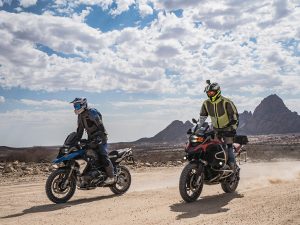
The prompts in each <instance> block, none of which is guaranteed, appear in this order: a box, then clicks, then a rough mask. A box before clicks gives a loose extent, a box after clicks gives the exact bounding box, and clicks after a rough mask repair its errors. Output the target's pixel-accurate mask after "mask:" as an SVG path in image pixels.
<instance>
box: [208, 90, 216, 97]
mask: <svg viewBox="0 0 300 225" xmlns="http://www.w3.org/2000/svg"><path fill="white" fill-rule="evenodd" d="M207 95H208V96H209V97H213V96H215V95H216V91H208V92H207Z"/></svg>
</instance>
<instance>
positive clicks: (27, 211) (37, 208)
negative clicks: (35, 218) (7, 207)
mask: <svg viewBox="0 0 300 225" xmlns="http://www.w3.org/2000/svg"><path fill="white" fill-rule="evenodd" d="M117 196H118V195H115V194H111V195H107V196H98V197H94V198H84V199H77V200H73V201H69V202H67V203H63V204H47V205H39V206H33V207H31V208H29V209H25V210H23V212H21V213H16V214H12V215H8V216H4V217H1V219H7V218H14V217H19V216H23V215H26V214H30V213H40V212H51V211H56V210H60V209H64V208H67V207H71V206H73V205H80V204H84V203H90V202H94V201H100V200H104V199H109V198H113V197H117Z"/></svg>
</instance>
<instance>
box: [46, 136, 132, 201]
mask: <svg viewBox="0 0 300 225" xmlns="http://www.w3.org/2000/svg"><path fill="white" fill-rule="evenodd" d="M92 145H95V143H93V142H91V141H88V140H84V139H83V140H80V141H78V140H77V134H76V132H73V133H71V134H70V135H69V136H68V137H67V138H66V140H65V142H64V145H63V146H62V147H61V148H60V149H59V154H58V156H57V158H56V159H55V160H54V161H53V163H54V165H53V167H54V168H56V170H54V171H53V172H52V173H51V174H50V175H49V177H48V179H47V181H46V194H47V197H48V198H49V199H50V200H51V201H52V202H54V203H65V202H67V201H68V200H69V199H70V198H71V197H72V196H73V195H74V193H75V190H76V186H77V187H78V189H84V190H91V189H95V188H96V187H109V188H110V190H111V191H112V192H113V193H115V194H123V193H125V192H126V191H127V190H128V189H129V187H130V185H131V174H130V172H129V170H128V168H126V167H125V166H122V165H120V163H121V162H122V161H123V160H124V161H125V162H127V163H134V158H133V154H132V150H131V149H130V148H126V149H120V150H115V151H112V152H110V153H109V158H110V160H111V162H112V164H113V166H114V174H115V176H116V182H115V183H114V184H112V185H109V186H108V185H105V184H104V181H105V180H106V178H107V175H106V172H105V169H104V167H102V166H99V165H98V163H97V162H98V156H97V154H96V153H95V152H94V150H93V149H92V147H91V146H92ZM82 183H85V186H84V188H82Z"/></svg>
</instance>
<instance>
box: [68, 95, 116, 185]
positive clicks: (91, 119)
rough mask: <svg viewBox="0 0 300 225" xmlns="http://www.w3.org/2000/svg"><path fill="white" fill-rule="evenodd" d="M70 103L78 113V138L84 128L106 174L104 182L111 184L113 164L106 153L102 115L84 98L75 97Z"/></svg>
mask: <svg viewBox="0 0 300 225" xmlns="http://www.w3.org/2000/svg"><path fill="white" fill-rule="evenodd" d="M71 103H73V105H74V109H75V110H74V112H75V114H76V115H78V127H77V135H78V139H81V138H82V135H83V132H84V130H85V131H86V132H87V135H88V140H90V141H93V142H94V143H96V146H95V151H96V152H97V154H98V158H99V162H100V163H101V165H103V166H104V167H105V170H106V174H107V176H108V177H107V179H106V180H105V181H104V183H105V184H113V183H114V182H115V178H114V172H113V165H112V163H111V161H110V159H109V157H108V153H107V132H106V130H105V128H104V125H103V121H102V115H101V114H100V113H99V112H98V111H97V110H96V109H93V108H89V107H88V105H87V100H86V98H75V99H74V100H73V101H72V102H71Z"/></svg>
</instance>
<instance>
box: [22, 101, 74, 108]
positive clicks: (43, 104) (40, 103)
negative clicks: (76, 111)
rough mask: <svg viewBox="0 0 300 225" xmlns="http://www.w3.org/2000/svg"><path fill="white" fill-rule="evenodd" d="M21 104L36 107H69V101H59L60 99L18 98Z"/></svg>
mask: <svg viewBox="0 0 300 225" xmlns="http://www.w3.org/2000/svg"><path fill="white" fill-rule="evenodd" d="M20 102H21V103H22V104H25V105H27V106H37V107H49V108H65V107H68V106H69V107H70V103H69V102H65V101H61V100H56V99H52V100H40V101H38V100H32V99H20Z"/></svg>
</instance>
